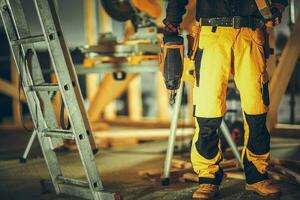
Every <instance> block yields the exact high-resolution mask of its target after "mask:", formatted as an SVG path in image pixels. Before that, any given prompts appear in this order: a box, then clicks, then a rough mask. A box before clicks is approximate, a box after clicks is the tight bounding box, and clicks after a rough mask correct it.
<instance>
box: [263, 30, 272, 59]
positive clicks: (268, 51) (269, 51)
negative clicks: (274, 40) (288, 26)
mask: <svg viewBox="0 0 300 200" xmlns="http://www.w3.org/2000/svg"><path fill="white" fill-rule="evenodd" d="M263 33H264V40H265V43H264V55H265V59H269V57H270V55H271V54H272V49H271V47H270V42H269V33H268V31H267V29H266V28H264V29H263Z"/></svg>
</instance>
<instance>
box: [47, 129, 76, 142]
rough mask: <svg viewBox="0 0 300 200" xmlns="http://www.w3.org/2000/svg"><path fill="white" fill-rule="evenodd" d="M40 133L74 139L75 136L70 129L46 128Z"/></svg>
mask: <svg viewBox="0 0 300 200" xmlns="http://www.w3.org/2000/svg"><path fill="white" fill-rule="evenodd" d="M42 135H43V136H44V137H54V138H62V139H66V140H74V139H75V136H74V134H73V132H72V131H70V130H61V129H51V130H50V129H46V130H44V131H42Z"/></svg>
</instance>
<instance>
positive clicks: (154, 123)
mask: <svg viewBox="0 0 300 200" xmlns="http://www.w3.org/2000/svg"><path fill="white" fill-rule="evenodd" d="M102 122H105V123H107V124H109V125H110V126H123V127H135V128H170V121H161V120H159V119H141V120H131V119H129V118H128V117H118V118H116V119H113V120H108V119H104V120H102ZM96 123H97V122H96ZM177 126H178V128H180V127H184V128H193V127H194V126H195V125H194V120H193V119H191V120H189V121H188V122H187V121H186V120H184V119H179V120H178V125H177Z"/></svg>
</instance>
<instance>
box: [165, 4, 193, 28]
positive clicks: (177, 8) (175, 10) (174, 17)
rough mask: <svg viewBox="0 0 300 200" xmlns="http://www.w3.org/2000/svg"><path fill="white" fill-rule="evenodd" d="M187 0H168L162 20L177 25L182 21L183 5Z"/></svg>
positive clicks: (184, 10)
mask: <svg viewBox="0 0 300 200" xmlns="http://www.w3.org/2000/svg"><path fill="white" fill-rule="evenodd" d="M188 2H189V0H168V5H167V10H166V18H165V20H164V21H168V22H170V23H172V24H173V25H175V26H179V25H180V23H181V22H182V16H183V15H184V14H185V12H186V9H185V6H186V5H187V4H188Z"/></svg>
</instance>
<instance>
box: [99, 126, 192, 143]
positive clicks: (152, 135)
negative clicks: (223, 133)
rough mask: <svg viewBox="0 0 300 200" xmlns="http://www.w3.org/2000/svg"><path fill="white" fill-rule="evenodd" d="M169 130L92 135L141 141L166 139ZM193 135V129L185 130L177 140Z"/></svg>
mask: <svg viewBox="0 0 300 200" xmlns="http://www.w3.org/2000/svg"><path fill="white" fill-rule="evenodd" d="M169 134H170V130H169V129H168V128H166V129H134V130H131V129H125V130H108V131H99V132H98V131H96V132H95V133H94V137H95V139H96V140H97V139H99V140H101V139H107V138H110V139H119V140H122V139H130V138H131V139H138V140H143V141H147V140H148V141H149V140H150V141H151V140H160V139H164V140H165V139H168V137H169ZM193 135H194V129H193V128H186V129H184V131H178V133H177V139H178V140H179V139H182V138H183V137H184V138H191V137H192V136H193Z"/></svg>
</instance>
